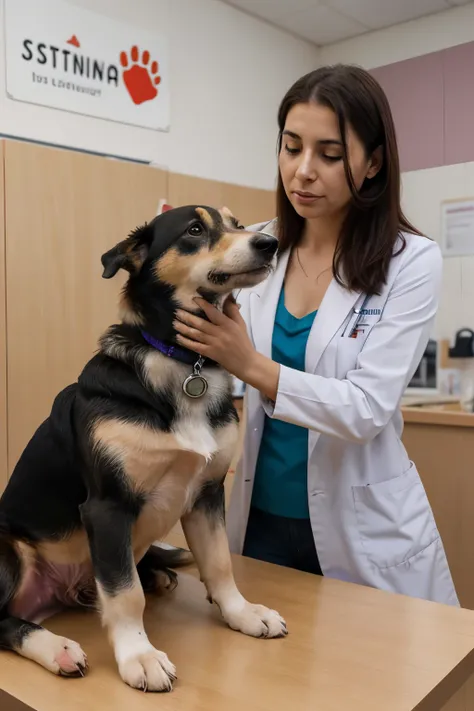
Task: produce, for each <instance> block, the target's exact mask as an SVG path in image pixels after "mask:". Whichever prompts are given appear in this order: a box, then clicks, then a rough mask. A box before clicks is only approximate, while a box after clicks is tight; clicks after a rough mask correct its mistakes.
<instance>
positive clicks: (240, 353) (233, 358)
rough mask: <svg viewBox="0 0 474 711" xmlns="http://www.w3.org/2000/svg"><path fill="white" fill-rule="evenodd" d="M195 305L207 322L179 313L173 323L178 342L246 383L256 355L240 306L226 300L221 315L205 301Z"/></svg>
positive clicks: (198, 300)
mask: <svg viewBox="0 0 474 711" xmlns="http://www.w3.org/2000/svg"><path fill="white" fill-rule="evenodd" d="M195 302H196V304H197V306H199V308H200V309H202V311H204V313H205V314H206V316H207V318H208V319H209V321H206V320H205V319H203V318H200V317H199V316H196V315H195V314H192V313H189V312H188V311H182V310H178V311H177V312H176V318H177V320H176V321H175V322H174V327H175V329H176V330H177V331H178V336H177V340H178V343H180V344H181V345H182V346H184V347H185V348H189V349H190V350H192V351H195V352H196V353H199V355H202V356H203V357H205V358H210V359H211V360H215V361H216V362H217V363H219V364H220V365H221V366H222V367H223V368H225V370H227V371H228V372H229V373H231V374H232V375H235V377H236V378H239V380H243V381H244V382H245V381H246V374H247V373H249V372H250V371H251V370H252V367H253V363H254V361H255V360H256V358H258V354H257V351H256V350H255V348H254V347H253V345H252V342H251V340H250V338H249V335H248V333H247V326H246V325H245V321H244V319H243V318H242V316H241V315H240V311H239V307H238V306H237V304H236V303H235V301H234V300H233V298H232V297H230V298H228V299H227V301H226V303H225V305H224V309H223V312H222V313H221V312H220V311H218V309H216V308H215V306H212V305H211V304H209V303H208V302H207V301H205V300H204V299H195Z"/></svg>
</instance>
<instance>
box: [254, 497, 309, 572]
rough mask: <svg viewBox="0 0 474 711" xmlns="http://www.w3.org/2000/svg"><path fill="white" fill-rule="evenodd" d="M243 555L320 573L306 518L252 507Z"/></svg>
mask: <svg viewBox="0 0 474 711" xmlns="http://www.w3.org/2000/svg"><path fill="white" fill-rule="evenodd" d="M243 554H244V555H245V556H247V557H249V558H256V559H257V560H263V561H266V562H267V563H275V564H276V565H283V566H285V567H287V568H296V569H297V570H303V571H304V572H305V573H314V574H315V575H322V571H321V566H320V565H319V560H318V554H317V552H316V547H315V545H314V538H313V532H312V530H311V522H310V521H309V520H308V519H299V518H286V517H284V516H274V515H273V514H269V513H266V512H264V511H260V510H259V509H256V508H252V509H251V510H250V516H249V522H248V526H247V533H246V536H245V544H244V550H243Z"/></svg>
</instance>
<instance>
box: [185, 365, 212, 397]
mask: <svg viewBox="0 0 474 711" xmlns="http://www.w3.org/2000/svg"><path fill="white" fill-rule="evenodd" d="M203 363H204V358H199V360H198V361H197V362H196V363H195V364H194V368H193V374H192V375H188V377H187V378H186V380H185V381H184V383H183V391H184V392H185V393H186V395H187V396H188V397H192V398H199V397H202V396H203V395H205V394H206V392H207V388H208V382H207V380H206V378H205V377H204V376H203V375H201V368H202V366H203Z"/></svg>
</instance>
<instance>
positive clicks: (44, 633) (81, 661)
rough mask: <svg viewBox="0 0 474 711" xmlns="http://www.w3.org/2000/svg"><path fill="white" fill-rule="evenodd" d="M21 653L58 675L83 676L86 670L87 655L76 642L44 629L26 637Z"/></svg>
mask: <svg viewBox="0 0 474 711" xmlns="http://www.w3.org/2000/svg"><path fill="white" fill-rule="evenodd" d="M21 654H22V656H24V657H27V658H28V659H31V660H33V661H35V662H37V663H38V664H41V666H43V667H45V669H48V670H49V671H51V672H53V674H58V675H59V676H84V674H85V673H86V671H87V657H86V655H85V654H84V652H83V651H82V649H81V647H80V646H79V645H78V644H77V642H73V641H72V640H71V639H66V637H59V636H58V635H56V634H53V633H52V632H49V631H48V630H45V629H38V630H35V631H34V632H32V633H31V634H30V635H29V636H28V637H27V638H26V640H25V642H24V643H23V646H22V649H21Z"/></svg>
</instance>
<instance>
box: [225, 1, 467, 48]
mask: <svg viewBox="0 0 474 711" xmlns="http://www.w3.org/2000/svg"><path fill="white" fill-rule="evenodd" d="M223 2H226V3H227V4H228V5H233V6H234V7H237V8H239V9H241V10H243V11H244V12H247V13H249V14H251V15H255V16H257V17H260V18H262V19H263V20H266V21H267V22H270V23H272V24H274V25H277V26H278V27H281V28H282V29H284V30H288V31H289V32H292V33H293V34H295V35H297V36H299V37H302V38H303V39H306V40H309V41H310V42H313V43H315V44H318V45H324V44H330V43H331V42H337V41H338V40H342V39H348V38H349V37H355V36H357V35H360V34H363V33H364V32H367V31H369V30H375V29H380V28H382V27H390V26H391V25H397V24H399V23H401V22H406V21H408V20H414V19H416V18H418V17H424V16H426V15H431V14H433V13H436V12H440V11H442V10H446V9H448V8H451V7H453V6H455V5H468V4H469V3H472V0H223Z"/></svg>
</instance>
